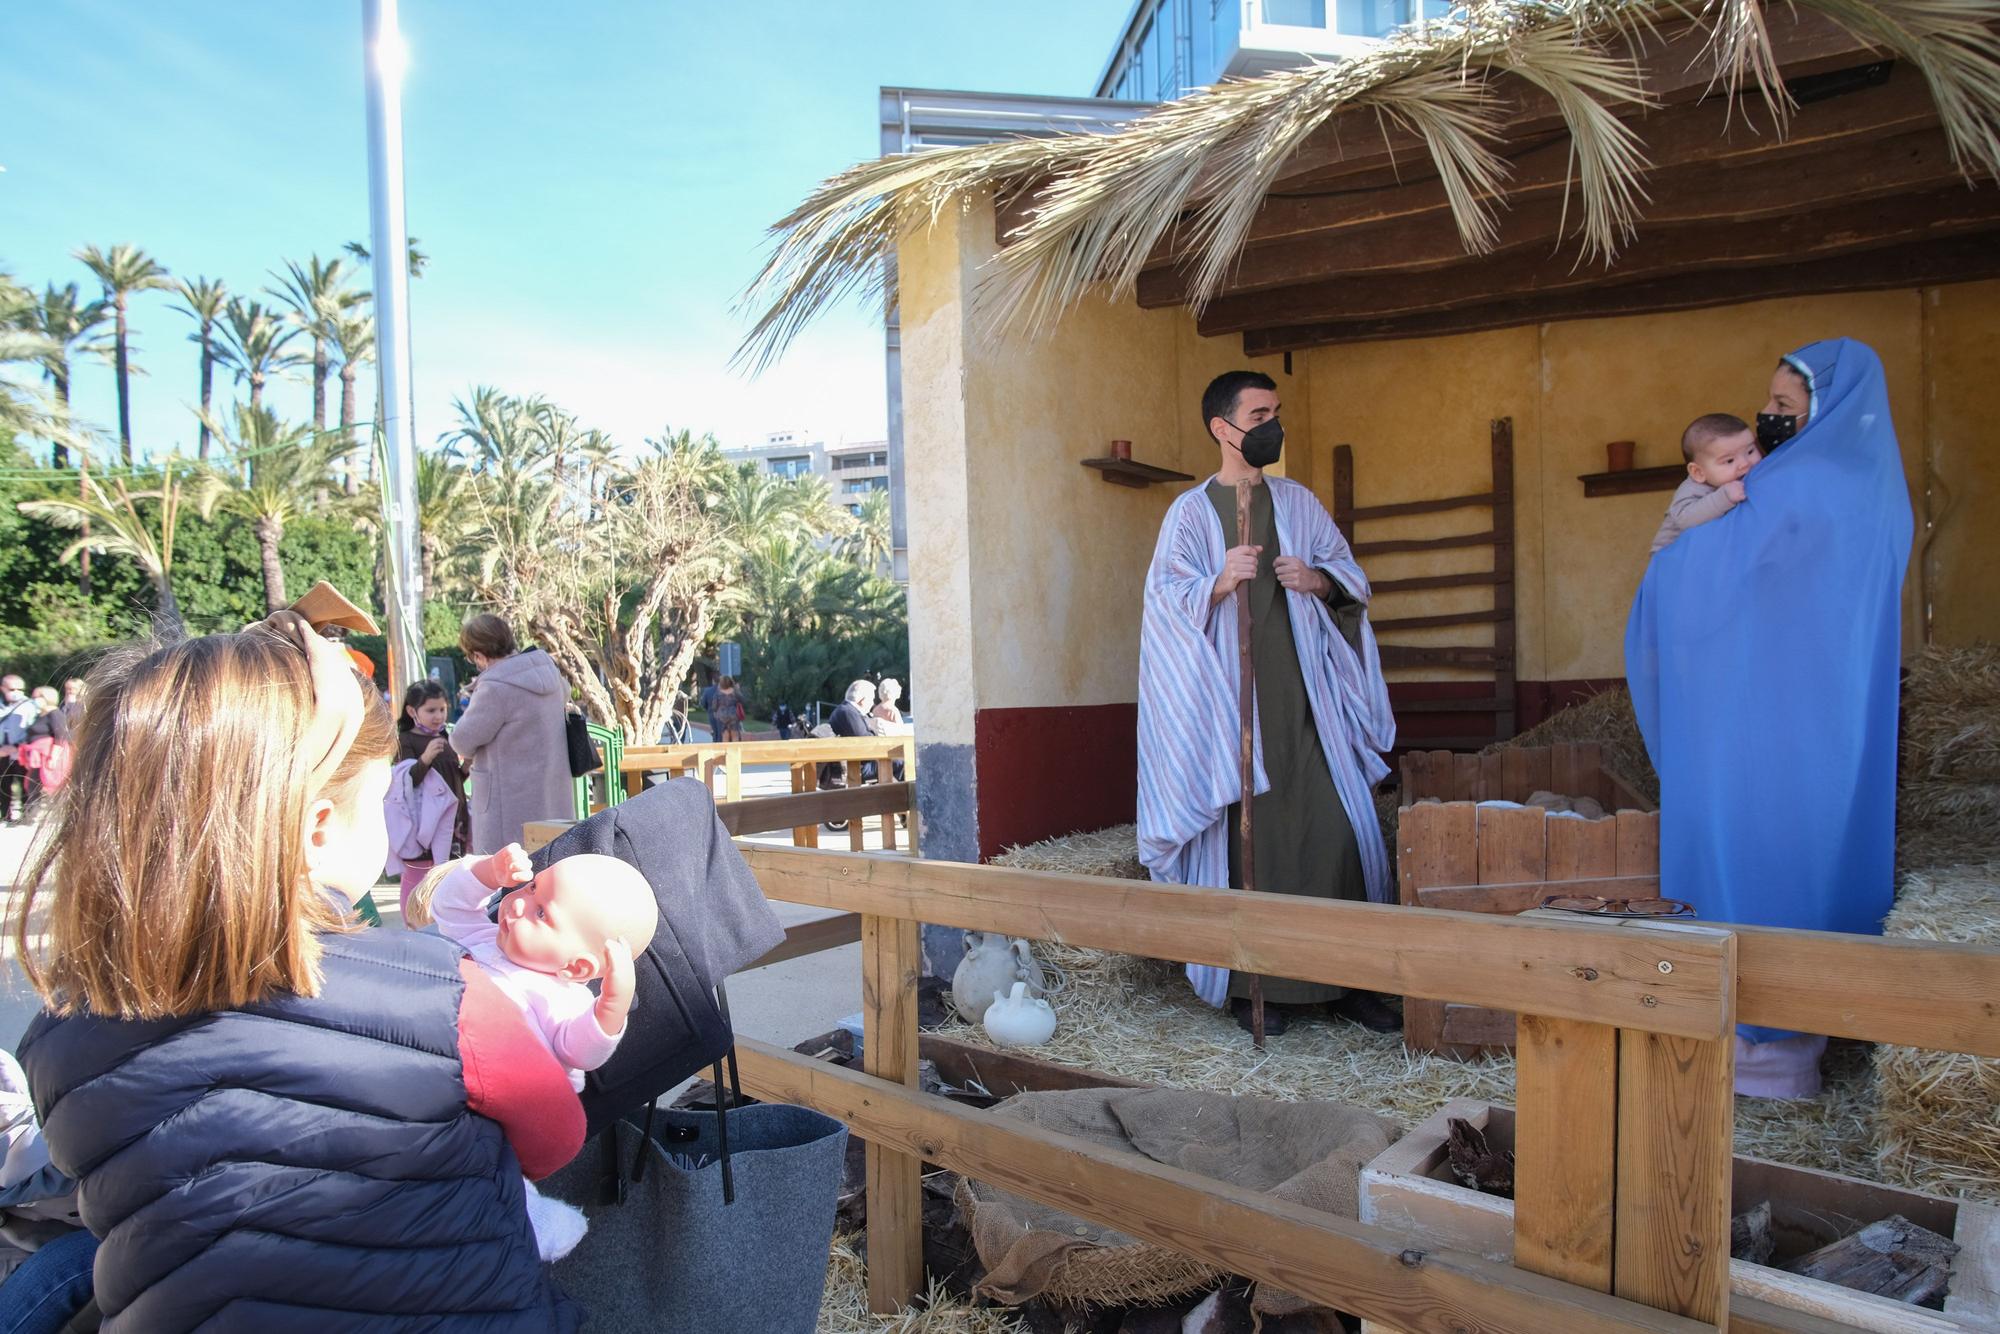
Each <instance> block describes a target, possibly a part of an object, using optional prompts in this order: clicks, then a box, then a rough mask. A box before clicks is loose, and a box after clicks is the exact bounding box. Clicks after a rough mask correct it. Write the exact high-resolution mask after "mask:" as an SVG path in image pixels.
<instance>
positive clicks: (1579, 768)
mask: <svg viewBox="0 0 2000 1334" xmlns="http://www.w3.org/2000/svg"><path fill="white" fill-rule="evenodd" d="M1570 755H1571V757H1572V759H1571V765H1572V766H1573V772H1574V773H1575V775H1576V784H1577V786H1576V790H1575V791H1574V792H1572V793H1571V794H1570V795H1571V796H1577V797H1595V798H1597V802H1598V804H1599V805H1601V806H1603V807H1604V809H1605V810H1607V811H1610V810H1616V809H1617V808H1616V807H1615V806H1613V805H1612V804H1611V803H1610V802H1608V801H1606V800H1605V799H1604V748H1603V747H1602V746H1600V745H1599V744H1598V743H1597V742H1595V741H1578V742H1574V743H1572V744H1571V746H1570Z"/></svg>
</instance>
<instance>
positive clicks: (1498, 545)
mask: <svg viewBox="0 0 2000 1334" xmlns="http://www.w3.org/2000/svg"><path fill="white" fill-rule="evenodd" d="M1492 438H1493V485H1492V488H1491V489H1490V490H1487V491H1481V492H1479V493H1478V494H1476V495H1468V496H1446V497H1445V498H1444V499H1442V500H1408V501H1401V502H1398V503H1396V504H1393V505H1356V504H1355V503H1354V447H1353V446H1352V445H1336V446H1334V450H1333V520H1334V522H1335V523H1337V524H1339V525H1340V531H1341V532H1342V534H1343V535H1345V536H1346V538H1347V541H1348V545H1349V546H1351V547H1352V548H1353V549H1354V555H1355V558H1356V559H1357V560H1360V561H1362V562H1364V564H1365V563H1366V561H1367V560H1368V558H1369V557H1371V556H1386V555H1392V554H1395V553H1398V552H1416V551H1447V550H1451V549H1453V548H1459V547H1491V548H1492V549H1493V568H1492V569H1491V570H1471V571H1467V572H1465V573H1463V574H1434V575H1425V576H1422V577H1419V578H1411V579H1375V580H1372V581H1371V582H1372V583H1373V585H1374V590H1375V597H1376V602H1375V604H1374V606H1373V607H1372V608H1371V609H1370V613H1369V623H1370V624H1371V625H1373V626H1374V627H1375V634H1376V637H1377V641H1378V643H1380V646H1381V651H1382V666H1383V667H1384V668H1385V669H1388V668H1395V667H1463V668H1472V669H1475V670H1477V669H1488V670H1491V671H1492V673H1493V692H1492V694H1490V695H1484V696H1475V697H1470V698H1464V699H1424V700H1407V701H1405V702H1403V703H1402V704H1399V705H1397V706H1396V713H1397V716H1398V717H1397V720H1398V722H1399V724H1400V722H1401V718H1402V715H1404V714H1411V713H1486V714H1491V715H1492V716H1493V731H1492V734H1491V735H1488V736H1446V737H1415V738H1411V739H1410V740H1409V741H1408V742H1407V743H1403V742H1401V740H1400V738H1399V742H1398V749H1408V748H1410V747H1416V748H1419V749H1424V750H1472V749H1476V748H1478V747H1481V746H1486V745H1490V744H1492V743H1493V742H1495V741H1505V740H1506V739H1507V738H1509V737H1511V736H1513V735H1514V730H1515V727H1514V682H1515V649H1514V419H1513V418H1512V417H1499V418H1496V419H1494V421H1493V423H1492ZM1473 508H1485V509H1490V510H1492V512H1493V524H1492V527H1491V528H1489V529H1488V530H1487V531H1485V532H1479V533H1462V534H1454V535H1452V536H1450V537H1427V538H1399V539H1394V540H1389V541H1377V542H1363V541H1361V540H1360V539H1359V538H1358V537H1357V536H1356V535H1355V526H1356V525H1357V524H1360V523H1365V522H1368V521H1370V520H1375V519H1395V518H1401V517H1403V516H1405V515H1410V514H1435V513H1439V512H1441V511H1444V510H1455V509H1473ZM1488 587H1490V588H1491V589H1492V590H1493V605H1492V606H1491V607H1490V608H1489V607H1475V608H1472V609H1470V610H1467V611H1455V612H1445V613H1442V614H1438V615H1431V616H1390V617H1387V618H1384V617H1383V616H1381V615H1380V612H1381V608H1382V603H1381V600H1380V599H1381V598H1382V597H1383V596H1385V595H1387V596H1391V597H1393V596H1395V595H1397V594H1402V593H1421V592H1428V591H1429V590H1431V589H1437V588H1488ZM1444 625H1491V626H1492V627H1493V644H1492V646H1491V647H1487V646H1484V645H1433V644H1422V645H1419V644H1395V643H1388V642H1382V641H1383V640H1385V639H1386V638H1387V637H1388V636H1390V635H1393V634H1395V633H1396V632H1397V631H1399V630H1404V631H1406V630H1429V629H1433V628H1435V627H1437V626H1444Z"/></svg>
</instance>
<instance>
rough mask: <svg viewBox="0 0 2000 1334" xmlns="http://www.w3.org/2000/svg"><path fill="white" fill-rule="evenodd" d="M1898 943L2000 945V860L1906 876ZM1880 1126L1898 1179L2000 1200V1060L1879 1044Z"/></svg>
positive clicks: (1893, 915) (1897, 918)
mask: <svg viewBox="0 0 2000 1334" xmlns="http://www.w3.org/2000/svg"><path fill="white" fill-rule="evenodd" d="M1883 931H1884V933H1885V934H1887V935H1891V936H1905V937H1909V938H1912V939H1916V940H1945V941H1952V942H1955V943H1958V944H1969V945H1991V946H2000V859H1993V860H1987V861H1983V862H1978V863H1975V864H1972V865H1968V866H1956V867H1935V868H1931V869H1928V870H1922V871H1914V872H1911V873H1910V874H1908V875H1906V876H1905V877H1904V878H1903V884H1902V887H1901V891H1900V892H1899V893H1898V894H1897V897H1896V906H1895V909H1894V910H1893V911H1891V912H1890V914H1889V916H1888V918H1887V920H1886V921H1885V922H1884V923H1883ZM1875 1078H1876V1082H1877V1084H1878V1086H1879V1087H1880V1091H1881V1102H1880V1107H1879V1109H1878V1110H1877V1113H1876V1117H1875V1122H1876V1129H1877V1133H1878V1136H1879V1139H1880V1144H1881V1148H1880V1158H1881V1162H1882V1164H1883V1166H1884V1168H1885V1169H1886V1170H1887V1171H1889V1172H1890V1173H1891V1174H1892V1175H1893V1176H1894V1177H1895V1178H1896V1179H1897V1180H1899V1181H1900V1182H1904V1183H1907V1184H1910V1185H1914V1186H1919V1187H1922V1188H1925V1189H1929V1190H1936V1191H1941V1192H1945V1193H1948V1194H1959V1195H1966V1196H1970V1197H1973V1198H1977V1199H1983V1200H1987V1201H1989V1202H1993V1203H2000V1060H1993V1059H1990V1058H1986V1057H1979V1056H1963V1055H1958V1054H1955V1053H1950V1052H1932V1051H1919V1050H1917V1049H1916V1048H1914V1047H1878V1048H1877V1049H1876V1051H1875Z"/></svg>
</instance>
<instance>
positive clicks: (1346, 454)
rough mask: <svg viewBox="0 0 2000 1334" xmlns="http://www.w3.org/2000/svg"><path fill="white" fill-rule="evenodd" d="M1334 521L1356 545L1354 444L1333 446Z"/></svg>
mask: <svg viewBox="0 0 2000 1334" xmlns="http://www.w3.org/2000/svg"><path fill="white" fill-rule="evenodd" d="M1333 522H1334V526H1335V527H1337V528H1339V529H1340V535H1341V536H1342V537H1344V538H1346V539H1347V545H1349V546H1353V545H1354V446H1353V445H1335V446H1334V447H1333Z"/></svg>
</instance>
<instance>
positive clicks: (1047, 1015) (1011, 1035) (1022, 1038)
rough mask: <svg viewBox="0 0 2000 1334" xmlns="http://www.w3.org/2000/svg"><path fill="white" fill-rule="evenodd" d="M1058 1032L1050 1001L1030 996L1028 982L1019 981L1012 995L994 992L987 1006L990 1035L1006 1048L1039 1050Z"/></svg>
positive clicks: (1054, 1013)
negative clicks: (1032, 1048)
mask: <svg viewBox="0 0 2000 1334" xmlns="http://www.w3.org/2000/svg"><path fill="white" fill-rule="evenodd" d="M1055 1031H1056V1012H1055V1011H1054V1010H1053V1009H1051V1008H1050V1007H1049V1003H1048V1002H1047V1001H1045V1000H1038V999H1037V998H1035V997H1033V996H1030V995H1029V994H1028V984H1027V983H1026V982H1016V983H1015V984H1014V992H1013V994H1012V995H1009V996H1002V995H1001V994H1000V993H999V992H997V991H996V992H994V993H993V1003H992V1004H991V1005H989V1006H987V1007H986V1036H987V1037H989V1038H992V1039H993V1040H994V1041H995V1042H997V1043H999V1044H1000V1045H1001V1046H1003V1047H1039V1046H1041V1045H1042V1044H1043V1043H1044V1042H1047V1041H1048V1040H1049V1039H1050V1038H1051V1037H1053V1036H1054V1035H1055Z"/></svg>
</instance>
